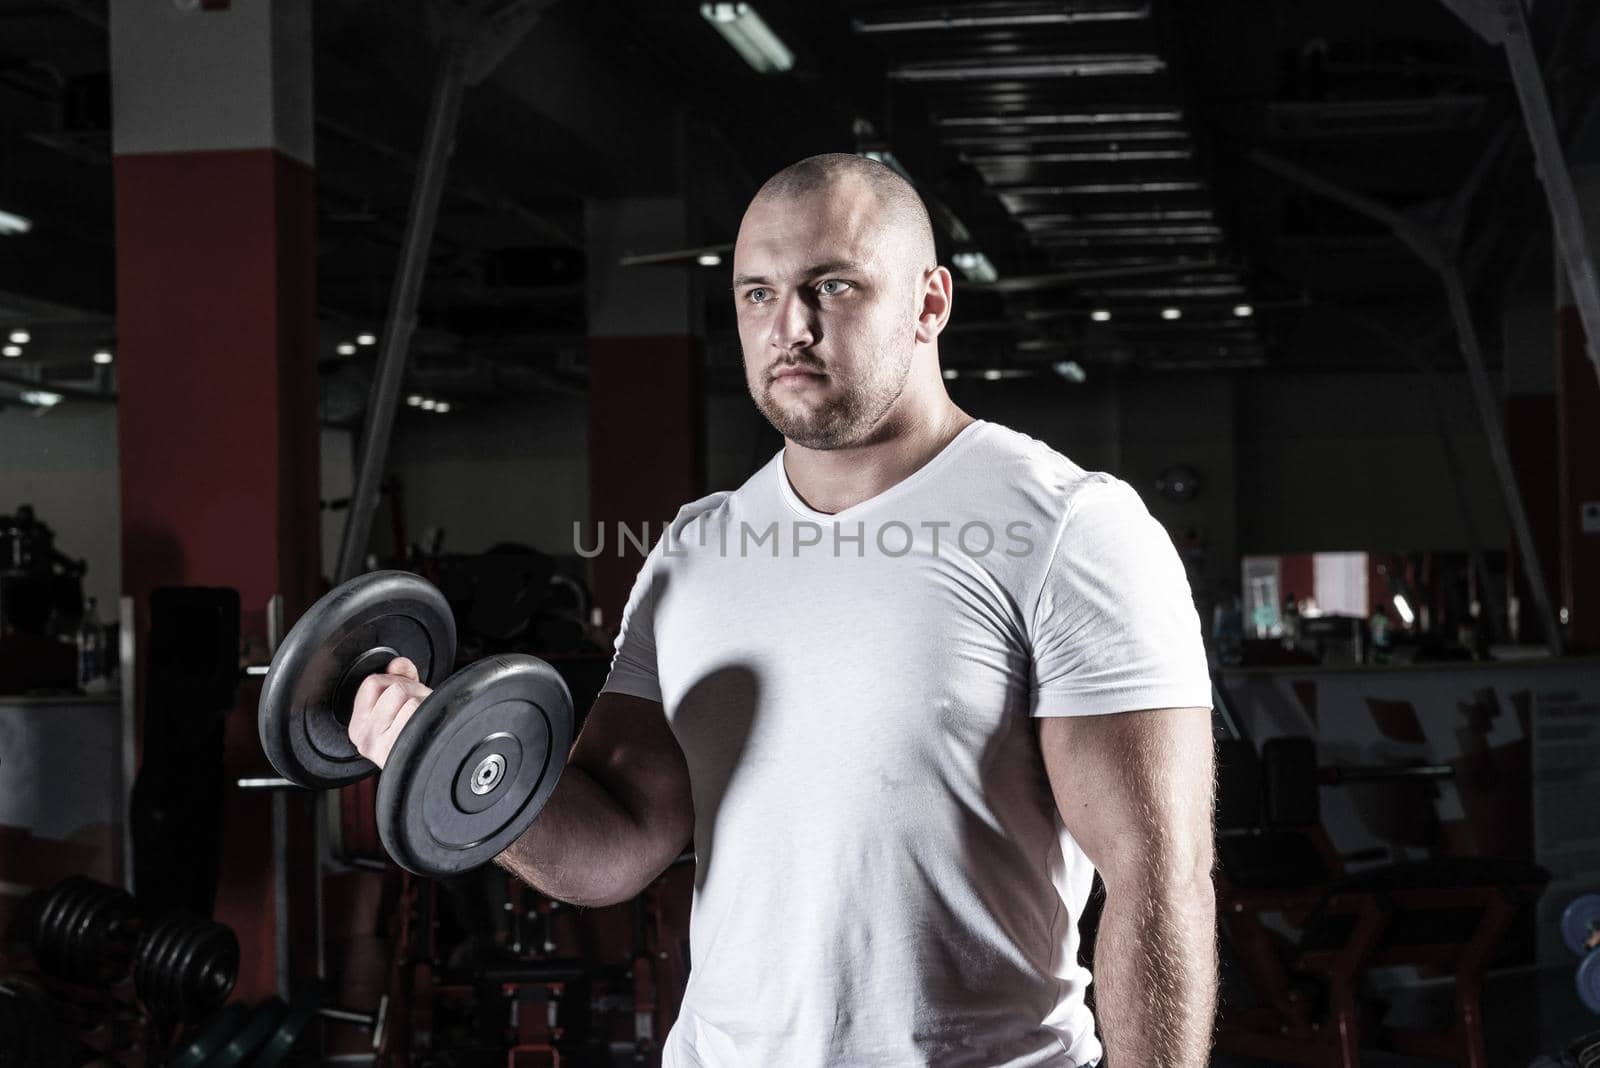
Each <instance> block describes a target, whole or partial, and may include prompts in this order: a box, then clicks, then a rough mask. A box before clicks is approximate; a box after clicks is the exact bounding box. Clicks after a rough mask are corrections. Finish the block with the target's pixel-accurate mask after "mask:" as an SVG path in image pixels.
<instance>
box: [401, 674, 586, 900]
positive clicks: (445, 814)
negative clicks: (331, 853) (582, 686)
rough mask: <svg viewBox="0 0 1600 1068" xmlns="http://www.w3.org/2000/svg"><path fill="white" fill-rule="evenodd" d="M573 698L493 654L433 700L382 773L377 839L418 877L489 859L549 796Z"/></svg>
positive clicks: (550, 679) (550, 677)
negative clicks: (378, 836) (378, 837)
mask: <svg viewBox="0 0 1600 1068" xmlns="http://www.w3.org/2000/svg"><path fill="white" fill-rule="evenodd" d="M572 725H573V716H572V695H571V694H570V693H569V692H568V690H567V686H566V683H565V682H563V681H562V680H561V676H560V675H558V674H557V673H556V670H555V668H553V667H551V666H550V665H549V664H547V663H545V662H544V661H543V660H539V659H537V658H536V657H531V656H521V655H504V656H493V657H489V658H488V659H485V660H481V661H479V662H478V663H476V664H473V665H471V666H469V667H466V668H463V669H462V670H460V671H458V672H456V673H455V674H454V675H452V676H451V677H450V678H448V679H446V680H445V681H444V682H443V683H442V684H441V685H440V687H439V688H438V689H437V690H435V691H433V693H431V694H429V695H428V697H427V699H426V700H424V701H423V702H422V705H421V706H420V707H419V708H418V709H417V711H416V712H415V714H414V715H413V716H412V718H411V721H410V722H409V723H407V724H406V726H405V729H404V730H402V731H401V732H400V736H399V737H398V738H397V739H396V740H395V744H394V748H393V749H392V750H390V752H389V758H388V760H387V761H386V762H385V763H384V770H383V774H382V775H380V776H379V777H378V800H377V815H378V833H379V834H380V836H381V837H382V838H383V845H384V848H385V849H387V850H388V852H389V855H390V856H391V857H392V858H394V860H395V861H396V862H397V863H398V864H400V865H401V866H402V867H404V868H406V869H407V870H408V871H411V872H413V873H415V874H417V875H424V876H433V877H443V876H449V875H455V874H458V873H460V872H463V871H467V870H469V869H471V868H476V867H480V866H482V865H484V864H487V863H488V862H489V861H491V860H493V859H494V858H495V857H496V856H497V855H499V854H500V853H501V852H502V851H504V850H505V848H506V847H507V846H508V845H510V844H511V843H512V841H514V840H515V839H516V838H517V836H518V835H520V834H521V833H522V832H523V831H524V830H526V829H527V827H528V825H529V824H530V823H532V822H533V820H534V817H535V816H537V815H538V814H539V810H540V809H542V808H543V807H544V804H545V802H546V801H547V800H549V797H550V793H551V791H553V790H554V789H555V786H556V780H557V779H558V778H560V776H561V771H562V769H563V768H564V767H565V766H566V762H567V750H568V749H569V748H570V747H571V745H572Z"/></svg>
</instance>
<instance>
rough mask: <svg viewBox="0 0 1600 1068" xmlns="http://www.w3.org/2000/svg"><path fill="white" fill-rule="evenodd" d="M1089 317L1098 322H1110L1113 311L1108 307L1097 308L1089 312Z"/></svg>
mask: <svg viewBox="0 0 1600 1068" xmlns="http://www.w3.org/2000/svg"><path fill="white" fill-rule="evenodd" d="M1089 318H1091V319H1093V320H1094V321H1095V322H1097V323H1109V322H1110V321H1111V312H1110V311H1109V310H1108V309H1106V308H1096V309H1095V310H1094V311H1092V312H1090V313H1089Z"/></svg>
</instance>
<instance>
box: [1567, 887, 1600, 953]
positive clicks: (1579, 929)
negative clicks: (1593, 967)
mask: <svg viewBox="0 0 1600 1068" xmlns="http://www.w3.org/2000/svg"><path fill="white" fill-rule="evenodd" d="M1597 932H1600V894H1580V895H1579V896H1577V897H1575V898H1573V899H1572V900H1571V901H1570V902H1569V903H1568V904H1567V907H1566V908H1565V909H1563V910H1562V911H1561V940H1562V941H1563V942H1565V943H1566V944H1567V948H1568V949H1570V950H1572V952H1574V953H1576V954H1577V955H1578V956H1580V957H1581V956H1583V955H1584V954H1586V953H1588V952H1589V939H1591V938H1593V937H1595V935H1596V933H1597Z"/></svg>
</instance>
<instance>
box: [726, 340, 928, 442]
mask: <svg viewBox="0 0 1600 1068" xmlns="http://www.w3.org/2000/svg"><path fill="white" fill-rule="evenodd" d="M868 369H869V373H868V374H867V375H866V376H865V377H864V378H863V379H862V380H861V381H860V382H859V383H856V384H854V385H852V384H850V383H844V384H843V388H841V389H839V391H838V395H837V396H836V397H834V398H832V399H831V400H830V401H829V402H828V403H826V404H824V405H822V406H812V405H809V404H805V403H803V402H801V401H799V400H793V401H790V402H788V403H784V402H781V401H779V400H778V399H777V398H776V397H775V396H774V395H773V387H774V383H773V382H772V381H771V380H770V379H768V380H765V381H764V382H763V384H762V386H761V388H760V389H759V390H758V389H755V388H751V390H750V399H751V400H753V401H755V402H756V407H757V408H759V409H760V410H761V414H762V415H764V416H766V419H767V422H769V423H771V424H772V427H773V429H774V430H776V431H777V432H778V433H780V434H782V435H783V436H784V437H785V438H786V439H788V440H789V441H792V442H794V443H795V444H796V445H799V446H801V447H802V448H807V449H816V450H818V451H828V450H832V449H843V448H848V447H849V446H851V445H855V444H858V443H859V442H860V441H861V440H862V439H864V438H865V437H866V436H867V435H868V433H869V432H871V430H872V428H873V427H875V426H877V425H878V421H879V420H881V419H882V418H883V416H884V413H886V412H887V411H888V410H889V409H890V408H891V407H892V406H893V405H894V402H895V401H897V400H899V399H900V394H901V393H903V392H904V391H905V387H906V379H907V378H908V377H909V376H910V374H911V353H910V352H906V353H904V354H896V353H893V352H890V351H888V350H884V349H880V350H879V351H878V353H877V354H876V356H875V358H874V359H873V360H872V361H871V362H870V363H869V365H868ZM825 373H828V374H829V377H830V379H831V380H832V381H833V382H834V383H835V384H838V380H837V379H834V378H833V377H832V374H831V372H826V371H825ZM762 375H763V378H764V379H765V376H766V375H767V372H765V371H763V372H762Z"/></svg>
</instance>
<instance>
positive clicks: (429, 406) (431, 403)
mask: <svg viewBox="0 0 1600 1068" xmlns="http://www.w3.org/2000/svg"><path fill="white" fill-rule="evenodd" d="M437 407H439V402H438V401H436V400H434V399H433V398H431V397H425V398H423V401H422V410H423V411H425V412H431V411H433V410H434V409H435V408H437Z"/></svg>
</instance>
